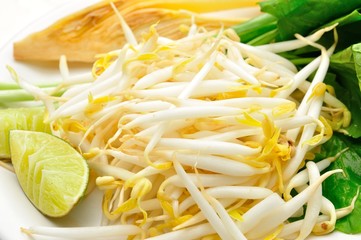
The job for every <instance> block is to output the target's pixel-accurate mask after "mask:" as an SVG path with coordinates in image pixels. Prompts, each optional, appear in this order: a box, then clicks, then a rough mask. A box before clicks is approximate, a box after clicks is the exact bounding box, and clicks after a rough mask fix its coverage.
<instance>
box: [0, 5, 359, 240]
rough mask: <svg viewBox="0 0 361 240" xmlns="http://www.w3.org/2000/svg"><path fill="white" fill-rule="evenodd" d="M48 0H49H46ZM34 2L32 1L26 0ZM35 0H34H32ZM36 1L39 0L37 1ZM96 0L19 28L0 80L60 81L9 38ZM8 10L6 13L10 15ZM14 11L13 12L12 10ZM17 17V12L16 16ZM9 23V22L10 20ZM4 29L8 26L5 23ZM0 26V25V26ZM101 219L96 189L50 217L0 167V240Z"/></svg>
mask: <svg viewBox="0 0 361 240" xmlns="http://www.w3.org/2000/svg"><path fill="white" fill-rule="evenodd" d="M48 1H50V0H48ZM26 2H28V4H29V2H33V1H26ZM35 2H36V1H35ZM37 2H38V4H39V1H37ZM43 2H45V1H43ZM95 2H98V0H77V1H75V2H74V1H72V2H69V3H67V4H65V5H64V4H63V5H62V6H61V7H57V8H56V9H55V10H52V11H50V12H48V13H47V14H46V15H44V16H42V17H41V18H39V19H38V20H36V21H35V22H33V23H31V24H29V25H28V26H26V27H25V28H24V29H22V30H21V31H19V32H18V33H17V34H15V36H14V37H13V38H11V39H10V40H9V42H8V43H7V44H5V45H4V46H3V47H0V81H6V82H11V79H10V76H9V73H8V72H7V70H6V68H5V65H10V66H12V67H13V68H15V70H16V71H17V72H18V73H19V74H20V75H21V76H22V77H24V78H26V79H29V80H32V81H36V82H40V83H43V82H49V81H60V77H59V73H58V66H57V64H56V63H51V64H40V63H32V62H16V61H14V60H13V58H12V42H14V41H15V40H18V39H21V38H23V37H24V36H26V35H28V34H29V33H32V32H34V31H38V30H41V29H43V28H44V27H46V26H47V25H49V24H50V23H52V22H53V21H55V20H56V19H59V18H61V17H63V16H65V15H67V14H69V13H71V12H74V11H76V10H78V9H81V8H83V7H85V6H88V5H90V4H92V3H95ZM8 3H9V2H8V1H7V0H0V10H1V6H3V5H4V4H8ZM10 14H11V13H7V16H10ZM14 14H15V13H14ZM2 16H4V14H1V12H0V22H1V23H0V27H1V26H6V27H8V26H7V25H5V24H4V22H3V21H9V20H8V19H4V17H2ZM15 17H16V16H15ZM9 24H11V22H10V23H9ZM7 29H11V28H10V27H8V28H7ZM0 30H1V28H0ZM0 43H1V42H0ZM87 67H88V66H87V65H73V66H71V69H72V70H75V71H82V70H84V68H87ZM100 219H101V194H99V192H95V193H92V194H91V195H90V196H89V197H88V198H85V199H84V200H83V201H82V202H80V204H78V205H77V206H76V207H75V209H74V210H73V211H72V212H71V213H70V214H69V215H68V216H66V217H64V218H61V219H50V218H47V217H44V216H43V215H42V214H41V213H39V212H38V211H37V210H36V209H35V208H34V207H33V206H32V204H31V203H30V202H29V200H28V199H27V198H26V196H25V195H24V193H23V192H22V190H21V188H20V186H19V184H18V182H17V179H16V177H15V175H14V174H13V173H11V172H9V171H7V170H5V169H3V168H1V167H0V240H13V239H17V240H25V239H29V238H28V237H27V236H26V235H25V234H23V233H21V231H20V228H21V227H29V226H34V225H41V226H67V227H69V226H96V225H99V223H100ZM345 238H347V239H348V240H356V239H361V235H358V236H351V235H344V234H342V233H338V232H335V233H333V234H331V235H327V236H324V237H311V238H310V239H313V240H325V239H328V240H336V239H345Z"/></svg>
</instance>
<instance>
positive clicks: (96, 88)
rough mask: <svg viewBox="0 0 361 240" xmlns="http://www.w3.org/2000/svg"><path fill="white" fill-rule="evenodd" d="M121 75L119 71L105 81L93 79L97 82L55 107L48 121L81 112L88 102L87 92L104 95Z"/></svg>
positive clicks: (95, 95)
mask: <svg viewBox="0 0 361 240" xmlns="http://www.w3.org/2000/svg"><path fill="white" fill-rule="evenodd" d="M121 75H122V73H121V72H120V73H117V74H115V75H114V76H112V77H110V78H108V79H107V80H106V81H99V80H98V81H95V83H99V84H93V85H91V86H90V88H89V89H86V91H84V92H82V93H80V94H79V95H77V96H75V97H73V98H71V99H70V100H69V101H67V102H66V103H64V104H63V105H61V106H60V107H59V108H57V109H56V110H55V111H54V112H53V113H52V114H51V115H50V116H49V119H50V121H53V120H55V119H57V118H60V117H66V116H71V115H75V114H77V113H78V112H81V111H82V109H83V108H85V106H86V105H87V104H88V96H89V94H92V95H93V96H94V97H97V96H99V94H102V95H104V96H106V95H108V94H109V93H110V92H111V91H112V88H111V87H110V86H114V85H116V83H117V82H118V81H119V78H120V77H121Z"/></svg>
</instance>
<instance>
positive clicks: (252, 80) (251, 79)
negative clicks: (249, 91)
mask: <svg viewBox="0 0 361 240" xmlns="http://www.w3.org/2000/svg"><path fill="white" fill-rule="evenodd" d="M217 63H218V64H219V65H221V66H222V67H223V68H225V69H227V70H228V71H230V72H231V73H233V74H235V75H237V76H238V77H240V78H241V79H242V80H244V81H246V82H247V83H249V84H252V85H260V83H259V81H258V80H257V78H256V77H255V76H253V75H251V74H250V73H249V72H247V71H245V70H244V69H242V68H241V67H240V66H238V65H237V64H235V63H234V62H233V61H231V60H229V59H228V58H226V57H225V56H224V55H221V54H219V55H218V56H217Z"/></svg>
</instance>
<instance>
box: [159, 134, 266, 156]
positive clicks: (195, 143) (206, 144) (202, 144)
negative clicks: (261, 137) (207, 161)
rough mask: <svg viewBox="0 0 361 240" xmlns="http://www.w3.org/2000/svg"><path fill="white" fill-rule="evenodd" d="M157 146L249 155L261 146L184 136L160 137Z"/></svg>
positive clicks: (210, 152) (221, 153)
mask: <svg viewBox="0 0 361 240" xmlns="http://www.w3.org/2000/svg"><path fill="white" fill-rule="evenodd" d="M157 147H160V148H162V147H164V148H171V149H172V148H174V149H179V150H181V149H184V150H191V151H192V150H193V151H196V152H199V153H202V154H219V155H243V156H249V155H254V154H257V153H259V152H260V151H261V148H251V147H248V146H244V145H241V144H236V143H228V142H221V141H209V140H208V141H207V140H195V139H184V138H162V139H160V141H159V142H158V145H157Z"/></svg>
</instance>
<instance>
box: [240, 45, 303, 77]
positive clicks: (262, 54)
mask: <svg viewBox="0 0 361 240" xmlns="http://www.w3.org/2000/svg"><path fill="white" fill-rule="evenodd" d="M237 44H238V45H239V46H240V48H241V49H242V51H243V52H245V53H246V54H248V55H250V54H251V55H254V56H258V57H259V58H262V59H263V60H265V59H267V61H268V62H273V63H278V64H279V65H280V66H283V67H285V68H286V69H289V70H290V71H291V72H293V73H295V72H297V68H296V66H295V65H294V64H293V63H292V62H291V61H289V60H288V59H286V58H284V57H282V56H280V55H277V54H275V53H272V52H267V51H263V50H261V49H258V48H257V47H254V46H251V45H247V44H245V43H237Z"/></svg>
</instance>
